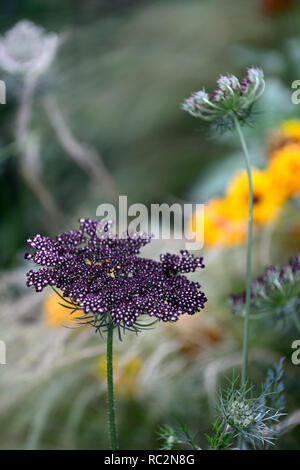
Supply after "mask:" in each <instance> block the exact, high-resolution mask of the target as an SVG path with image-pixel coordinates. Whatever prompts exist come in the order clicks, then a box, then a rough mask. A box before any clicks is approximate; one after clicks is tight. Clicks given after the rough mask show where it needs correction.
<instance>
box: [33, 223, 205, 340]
mask: <svg viewBox="0 0 300 470" xmlns="http://www.w3.org/2000/svg"><path fill="white" fill-rule="evenodd" d="M111 225H112V223H111V222H109V221H102V222H98V221H93V220H90V219H80V228H79V230H70V231H69V232H65V233H63V234H61V235H58V236H57V237H55V238H54V239H51V238H49V237H45V236H41V235H35V236H34V237H33V238H32V239H28V240H27V244H28V245H29V246H30V247H31V248H33V249H34V250H35V252H34V253H26V255H25V258H26V259H28V260H33V261H34V262H35V263H36V264H39V265H41V266H42V268H40V269H39V270H38V271H33V270H31V271H29V272H28V273H27V286H29V287H30V286H34V287H35V289H36V291H37V292H40V291H42V290H43V289H44V288H45V287H46V286H53V287H56V288H58V289H60V290H61V292H62V297H63V299H64V301H65V305H66V306H67V307H69V308H70V311H72V312H74V313H75V312H78V311H81V314H80V317H76V318H78V321H79V323H80V324H82V323H90V324H91V325H93V326H94V327H96V328H97V329H101V328H102V327H103V328H106V327H107V325H108V324H109V323H110V322H112V323H113V324H114V326H119V332H120V327H123V328H125V329H131V330H132V329H133V330H134V331H137V330H138V328H139V327H140V326H141V325H140V324H139V323H138V319H139V317H140V316H141V315H143V314H147V315H149V316H150V317H155V318H156V319H158V320H162V321H164V322H169V321H170V322H175V321H177V320H178V318H179V316H180V315H182V314H184V313H188V314H190V315H193V314H194V313H196V312H197V311H199V310H200V309H202V308H204V304H205V302H206V300H207V299H206V297H205V295H204V293H203V292H201V291H200V287H201V286H200V284H199V283H198V282H192V281H190V280H189V279H187V277H186V276H185V275H183V273H189V272H193V271H195V270H196V269H197V268H203V267H204V265H203V263H202V258H194V257H193V255H191V254H189V253H188V252H187V251H181V255H180V256H177V255H173V254H169V253H168V254H165V255H161V257H160V261H154V260H152V259H147V258H142V257H140V256H138V254H139V251H140V248H141V247H143V246H144V245H146V244H147V243H149V242H150V240H151V236H149V235H144V234H138V233H128V232H126V233H125V234H124V235H123V236H122V237H118V236H116V235H113V234H112V232H111V230H110V227H111ZM70 299H71V301H70ZM75 314H76V315H77V313H75Z"/></svg>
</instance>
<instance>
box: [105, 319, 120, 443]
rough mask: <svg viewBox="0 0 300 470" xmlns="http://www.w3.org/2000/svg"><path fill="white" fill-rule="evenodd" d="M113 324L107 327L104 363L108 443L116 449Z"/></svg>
mask: <svg viewBox="0 0 300 470" xmlns="http://www.w3.org/2000/svg"><path fill="white" fill-rule="evenodd" d="M113 331H114V329H113V325H111V324H110V325H109V326H108V327H107V341H106V364H107V408H108V424H109V435H110V445H111V448H112V450H116V449H118V437H117V430H116V418H115V400H114V382H113Z"/></svg>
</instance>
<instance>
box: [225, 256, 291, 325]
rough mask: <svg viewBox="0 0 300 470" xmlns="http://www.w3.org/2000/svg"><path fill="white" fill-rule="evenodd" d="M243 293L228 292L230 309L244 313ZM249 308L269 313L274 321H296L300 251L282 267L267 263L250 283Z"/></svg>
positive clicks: (265, 313) (240, 313) (244, 298)
mask: <svg viewBox="0 0 300 470" xmlns="http://www.w3.org/2000/svg"><path fill="white" fill-rule="evenodd" d="M245 302H246V295H245V293H244V292H243V293H241V294H238V295H231V305H232V308H233V312H234V313H236V314H239V315H243V314H244V310H245ZM250 308H251V312H252V314H253V315H256V316H257V315H269V316H272V318H273V319H274V320H275V322H279V323H282V322H286V321H287V320H288V319H291V318H292V319H294V321H296V322H297V320H298V315H299V308H300V254H298V255H296V256H295V257H293V258H291V259H290V260H289V262H288V263H287V264H285V265H284V266H282V267H278V268H277V267H274V266H269V267H268V268H267V269H266V270H265V272H264V273H263V275H262V276H260V277H259V278H258V279H256V280H255V281H253V282H252V284H251V305H250Z"/></svg>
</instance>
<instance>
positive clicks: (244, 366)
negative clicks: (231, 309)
mask: <svg viewBox="0 0 300 470" xmlns="http://www.w3.org/2000/svg"><path fill="white" fill-rule="evenodd" d="M234 123H235V127H236V130H237V133H238V136H239V139H240V142H241V146H242V149H243V155H244V161H245V166H246V171H247V175H248V184H249V205H248V237H247V267H246V305H245V309H246V313H245V324H244V340H243V359H242V377H241V385H242V386H244V385H245V384H246V381H247V370H248V349H249V324H250V300H251V250H252V213H253V187H252V176H251V166H250V159H249V153H248V148H247V145H246V141H245V139H244V135H243V132H242V129H241V126H240V123H239V121H238V119H237V118H234ZM238 447H239V449H242V447H243V441H242V438H241V436H239V439H238Z"/></svg>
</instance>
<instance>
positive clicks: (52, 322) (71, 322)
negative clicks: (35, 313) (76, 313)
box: [43, 292, 78, 328]
mask: <svg viewBox="0 0 300 470" xmlns="http://www.w3.org/2000/svg"><path fill="white" fill-rule="evenodd" d="M59 302H60V303H63V300H62V299H61V298H60V297H59V296H58V295H57V294H56V293H55V292H53V294H50V295H49V296H48V297H47V299H46V300H45V302H44V306H43V307H44V317H45V320H46V323H47V325H48V326H49V327H50V328H61V327H63V326H78V322H76V320H75V319H74V317H73V316H72V315H70V312H71V311H72V310H70V309H69V308H66V307H63V306H62V305H60V304H59Z"/></svg>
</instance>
